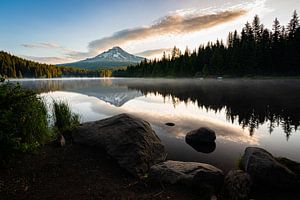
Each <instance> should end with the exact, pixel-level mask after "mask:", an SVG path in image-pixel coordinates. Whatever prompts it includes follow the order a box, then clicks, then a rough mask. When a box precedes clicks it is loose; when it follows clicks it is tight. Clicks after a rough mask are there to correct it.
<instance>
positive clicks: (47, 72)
mask: <svg viewBox="0 0 300 200" xmlns="http://www.w3.org/2000/svg"><path fill="white" fill-rule="evenodd" d="M111 73H112V72H111V70H86V69H80V68H74V67H64V66H55V65H49V64H41V63H38V62H33V61H29V60H26V59H23V58H20V57H17V56H14V55H11V54H9V53H6V52H4V51H0V76H3V77H6V78H55V77H99V76H101V77H103V76H105V77H107V76H111Z"/></svg>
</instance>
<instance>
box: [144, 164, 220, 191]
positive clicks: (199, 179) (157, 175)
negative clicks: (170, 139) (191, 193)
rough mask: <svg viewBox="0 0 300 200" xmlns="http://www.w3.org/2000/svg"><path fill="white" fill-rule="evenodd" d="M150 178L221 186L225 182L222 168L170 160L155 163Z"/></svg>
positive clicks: (169, 181) (195, 184)
mask: <svg viewBox="0 0 300 200" xmlns="http://www.w3.org/2000/svg"><path fill="white" fill-rule="evenodd" d="M150 178H152V179H154V180H156V181H159V182H164V183H168V184H176V183H183V184H187V185H192V186H199V185H207V186H213V187H214V188H219V187H220V186H221V185H222V184H223V180H224V174H223V172H222V170H220V169H218V168H216V167H214V166H212V165H209V164H204V163H197V162H181V161H172V160H168V161H165V162H162V163H158V164H156V165H153V166H152V167H151V169H150Z"/></svg>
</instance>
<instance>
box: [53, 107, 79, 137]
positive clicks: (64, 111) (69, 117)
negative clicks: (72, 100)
mask: <svg viewBox="0 0 300 200" xmlns="http://www.w3.org/2000/svg"><path fill="white" fill-rule="evenodd" d="M53 116H54V128H55V129H56V132H57V133H58V134H63V133H65V132H67V131H71V130H72V129H73V128H75V127H76V126H78V125H79V124H80V117H79V115H78V114H75V113H73V112H72V111H71V109H70V106H69V105H68V103H66V102H63V101H53Z"/></svg>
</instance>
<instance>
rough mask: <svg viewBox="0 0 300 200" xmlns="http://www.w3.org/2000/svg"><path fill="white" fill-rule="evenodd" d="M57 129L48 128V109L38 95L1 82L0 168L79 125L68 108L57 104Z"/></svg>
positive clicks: (77, 118) (19, 86) (61, 103)
mask: <svg viewBox="0 0 300 200" xmlns="http://www.w3.org/2000/svg"><path fill="white" fill-rule="evenodd" d="M53 107H54V108H53V116H54V122H55V123H54V127H51V126H50V125H49V120H48V119H49V116H50V115H49V113H48V110H47V106H46V105H45V103H44V101H43V99H42V98H41V97H39V95H38V94H37V93H36V92H35V91H33V90H29V89H25V88H23V87H21V85H20V84H18V83H17V84H13V83H10V82H4V81H2V82H0V164H4V163H6V162H7V161H9V159H10V158H11V157H12V156H13V155H14V154H16V153H20V152H21V153H33V152H37V150H38V149H39V148H40V147H41V146H42V145H43V144H45V143H46V142H49V141H50V140H51V139H52V138H53V137H57V135H59V134H63V133H64V132H65V131H70V130H71V129H72V128H74V127H75V126H77V125H78V124H79V115H77V114H74V113H72V111H71V110H70V108H69V105H68V104H67V103H64V102H54V105H53Z"/></svg>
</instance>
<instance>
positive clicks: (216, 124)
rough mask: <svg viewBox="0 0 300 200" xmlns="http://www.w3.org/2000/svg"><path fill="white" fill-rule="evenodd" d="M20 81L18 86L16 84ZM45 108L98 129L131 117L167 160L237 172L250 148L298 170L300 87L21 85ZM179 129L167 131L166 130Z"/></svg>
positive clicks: (152, 82)
mask: <svg viewBox="0 0 300 200" xmlns="http://www.w3.org/2000/svg"><path fill="white" fill-rule="evenodd" d="M18 81H20V80H18ZM20 82H21V84H23V85H24V86H26V87H29V88H35V89H38V90H39V91H40V92H41V93H42V96H43V97H44V98H45V100H46V101H49V102H51V101H52V99H63V100H66V101H68V102H69V104H70V106H71V107H72V109H73V110H74V111H75V112H77V113H79V114H80V115H81V118H82V121H94V120H99V119H103V118H107V117H110V116H113V115H116V114H119V113H131V114H134V115H137V116H139V117H141V118H143V119H145V120H147V121H149V122H150V123H151V125H152V127H153V128H154V130H155V131H156V133H157V134H158V136H159V137H160V139H161V140H162V142H163V143H164V145H165V147H166V150H167V152H168V158H169V159H174V160H183V161H199V162H206V163H210V164H213V165H215V166H217V167H219V168H221V169H223V170H225V171H227V170H228V169H230V168H233V167H235V166H236V161H237V159H238V158H239V157H240V156H241V155H242V154H243V151H244V149H245V148H246V147H247V146H259V147H262V148H265V149H267V150H268V151H270V152H271V153H272V154H274V155H275V156H284V157H288V158H290V159H294V160H296V161H299V162H300V130H299V122H300V104H299V101H300V80H239V79H236V80H213V79H52V80H21V81H20ZM167 122H173V123H175V126H173V127H169V126H166V125H165V123H167ZM202 126H206V127H210V128H212V129H213V130H215V131H216V134H217V140H216V145H215V146H208V147H203V146H200V147H197V146H194V147H192V146H190V145H188V144H186V143H185V135H186V133H187V132H189V131H191V130H193V129H196V128H199V127H202Z"/></svg>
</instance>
